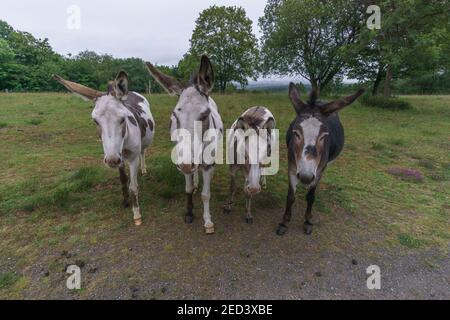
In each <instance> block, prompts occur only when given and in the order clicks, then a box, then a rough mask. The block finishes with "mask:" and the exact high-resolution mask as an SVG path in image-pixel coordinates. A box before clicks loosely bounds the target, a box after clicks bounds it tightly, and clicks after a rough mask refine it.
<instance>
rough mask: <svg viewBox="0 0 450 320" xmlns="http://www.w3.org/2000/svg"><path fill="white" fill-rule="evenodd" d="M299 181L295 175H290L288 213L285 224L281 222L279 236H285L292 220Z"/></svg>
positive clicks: (284, 217) (286, 212)
mask: <svg viewBox="0 0 450 320" xmlns="http://www.w3.org/2000/svg"><path fill="white" fill-rule="evenodd" d="M297 184H298V179H297V177H295V176H293V175H289V192H288V196H287V201H286V211H285V213H284V216H283V222H281V223H280V224H279V226H278V229H277V234H278V235H279V236H283V235H284V234H285V233H286V232H287V230H288V223H289V222H291V218H292V206H293V205H294V202H295V191H296V190H297Z"/></svg>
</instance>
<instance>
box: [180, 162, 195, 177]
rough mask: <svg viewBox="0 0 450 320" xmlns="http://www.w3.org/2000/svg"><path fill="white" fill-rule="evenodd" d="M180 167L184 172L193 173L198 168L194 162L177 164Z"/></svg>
mask: <svg viewBox="0 0 450 320" xmlns="http://www.w3.org/2000/svg"><path fill="white" fill-rule="evenodd" d="M177 167H178V169H179V170H180V171H181V172H182V173H184V174H193V173H194V172H195V170H197V166H194V165H192V164H184V163H183V164H180V165H178V166H177Z"/></svg>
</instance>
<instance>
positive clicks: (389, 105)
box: [360, 94, 412, 110]
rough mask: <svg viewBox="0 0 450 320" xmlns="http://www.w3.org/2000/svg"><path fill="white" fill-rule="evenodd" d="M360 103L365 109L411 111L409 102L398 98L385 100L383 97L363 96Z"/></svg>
mask: <svg viewBox="0 0 450 320" xmlns="http://www.w3.org/2000/svg"><path fill="white" fill-rule="evenodd" d="M360 101H361V103H362V104H363V105H365V106H367V107H374V108H381V109H390V110H408V109H412V106H411V104H410V103H409V102H407V101H404V100H401V99H399V98H385V97H383V96H372V95H371V94H365V95H364V96H363V97H362V98H361V100H360Z"/></svg>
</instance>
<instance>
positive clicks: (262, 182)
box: [261, 176, 267, 190]
mask: <svg viewBox="0 0 450 320" xmlns="http://www.w3.org/2000/svg"><path fill="white" fill-rule="evenodd" d="M261 187H262V189H263V190H267V177H266V176H261Z"/></svg>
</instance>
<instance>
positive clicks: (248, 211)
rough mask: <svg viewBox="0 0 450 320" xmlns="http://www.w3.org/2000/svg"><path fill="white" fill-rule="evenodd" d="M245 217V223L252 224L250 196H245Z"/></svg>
mask: <svg viewBox="0 0 450 320" xmlns="http://www.w3.org/2000/svg"><path fill="white" fill-rule="evenodd" d="M245 215H246V218H245V222H247V224H253V216H252V196H251V195H246V196H245Z"/></svg>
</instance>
